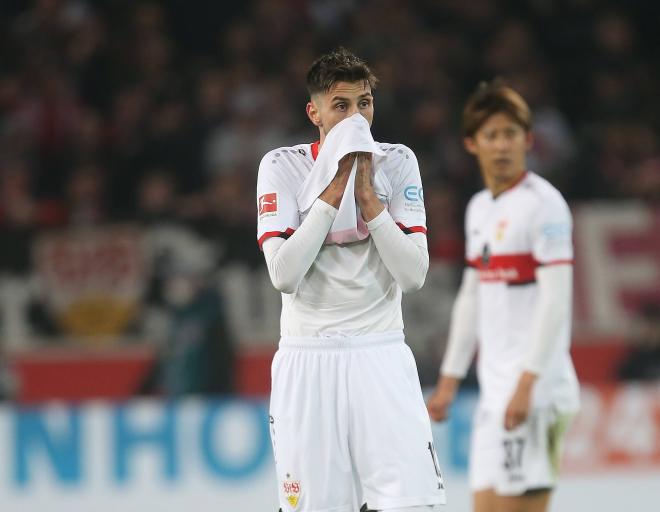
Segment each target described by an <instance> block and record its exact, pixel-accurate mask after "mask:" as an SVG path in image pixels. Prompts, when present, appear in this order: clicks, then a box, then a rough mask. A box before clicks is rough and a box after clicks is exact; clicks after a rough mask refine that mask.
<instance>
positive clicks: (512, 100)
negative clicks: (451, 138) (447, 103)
mask: <svg viewBox="0 0 660 512" xmlns="http://www.w3.org/2000/svg"><path fill="white" fill-rule="evenodd" d="M500 113H501V114H506V115H507V116H509V117H510V118H511V119H513V121H514V122H515V123H517V124H519V125H520V126H522V127H523V128H524V130H525V131H526V132H529V131H530V130H531V129H532V113H531V111H530V109H529V105H527V102H526V101H525V100H524V99H523V97H522V96H521V95H520V94H518V93H517V92H516V91H514V90H513V89H512V88H511V87H509V86H508V85H506V84H505V83H504V82H503V81H502V80H500V79H495V80H493V81H492V82H481V83H480V84H479V86H478V87H477V90H476V91H474V92H473V93H472V94H471V95H470V97H469V98H468V100H467V102H466V104H465V108H464V109H463V135H464V136H465V137H473V136H474V134H475V133H476V132H477V131H478V130H479V128H481V125H482V124H484V122H485V121H486V119H488V118H489V117H490V116H492V115H493V114H500Z"/></svg>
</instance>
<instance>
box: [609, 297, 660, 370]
mask: <svg viewBox="0 0 660 512" xmlns="http://www.w3.org/2000/svg"><path fill="white" fill-rule="evenodd" d="M631 342H632V347H631V349H630V352H629V353H628V355H627V356H626V358H625V359H624V360H623V361H621V364H620V366H619V372H618V373H619V378H621V379H625V380H640V381H652V380H657V381H660V304H657V303H650V304H647V305H645V306H643V307H642V308H641V310H640V312H639V314H638V315H637V318H636V325H635V327H634V334H633V337H632V339H631Z"/></svg>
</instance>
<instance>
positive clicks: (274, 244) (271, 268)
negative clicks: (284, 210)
mask: <svg viewBox="0 0 660 512" xmlns="http://www.w3.org/2000/svg"><path fill="white" fill-rule="evenodd" d="M336 216H337V210H336V209H335V208H333V207H332V206H330V205H329V204H327V203H325V202H324V201H319V200H317V201H316V202H315V203H314V205H313V206H312V208H311V209H310V211H309V214H308V215H307V217H306V218H305V220H304V221H303V222H302V223H301V224H300V227H299V228H298V229H297V230H296V232H295V233H293V235H291V236H290V237H289V238H288V240H283V239H282V238H269V239H268V240H266V241H265V242H264V244H263V250H264V256H265V257H266V264H267V266H268V274H269V275H270V280H271V281H272V283H273V286H275V288H276V289H278V290H279V291H281V292H283V293H293V292H294V291H295V290H296V288H297V287H298V283H300V281H301V280H302V278H303V277H304V275H305V274H306V273H307V271H308V270H309V268H310V267H311V266H312V263H314V260H315V259H316V256H317V255H318V253H319V250H320V249H321V246H322V245H323V242H324V240H325V238H326V236H327V234H328V231H330V226H332V223H333V221H334V220H335V217H336Z"/></svg>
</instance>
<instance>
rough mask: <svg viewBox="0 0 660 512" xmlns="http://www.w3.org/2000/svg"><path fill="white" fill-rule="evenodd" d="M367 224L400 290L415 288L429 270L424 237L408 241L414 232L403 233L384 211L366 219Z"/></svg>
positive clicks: (418, 287)
mask: <svg viewBox="0 0 660 512" xmlns="http://www.w3.org/2000/svg"><path fill="white" fill-rule="evenodd" d="M367 227H368V228H369V233H370V234H371V237H372V239H373V241H374V243H375V244H376V249H377V250H378V254H379V255H380V259H381V260H382V261H383V263H384V264H385V267H386V268H387V270H389V272H390V274H392V277H393V278H394V280H395V281H396V282H397V284H398V285H399V286H400V287H401V290H402V291H403V292H404V293H406V292H411V291H415V290H419V289H420V288H421V287H422V285H423V284H424V280H425V279H426V272H427V271H428V269H429V252H428V249H427V248H426V237H424V236H423V235H420V236H419V237H418V238H420V240H418V242H419V243H420V245H417V244H416V243H415V242H414V241H413V240H412V237H413V236H416V235H417V234H414V235H406V234H404V233H403V231H401V229H399V227H398V226H397V225H396V223H395V222H394V220H393V219H392V217H391V216H390V214H389V213H388V212H387V211H386V210H383V211H381V212H380V214H378V215H377V216H376V218H374V219H373V220H371V221H370V222H368V223H367Z"/></svg>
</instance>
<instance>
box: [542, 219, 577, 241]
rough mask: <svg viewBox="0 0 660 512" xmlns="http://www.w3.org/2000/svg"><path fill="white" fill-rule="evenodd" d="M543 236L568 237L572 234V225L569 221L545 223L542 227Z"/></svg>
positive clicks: (551, 237) (552, 237) (550, 237)
mask: <svg viewBox="0 0 660 512" xmlns="http://www.w3.org/2000/svg"><path fill="white" fill-rule="evenodd" d="M541 229H542V232H543V236H544V237H546V238H549V239H554V238H566V237H567V236H569V235H570V234H571V227H570V225H569V224H568V223H566V222H562V223H556V224H544V225H543V227H542V228H541Z"/></svg>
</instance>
